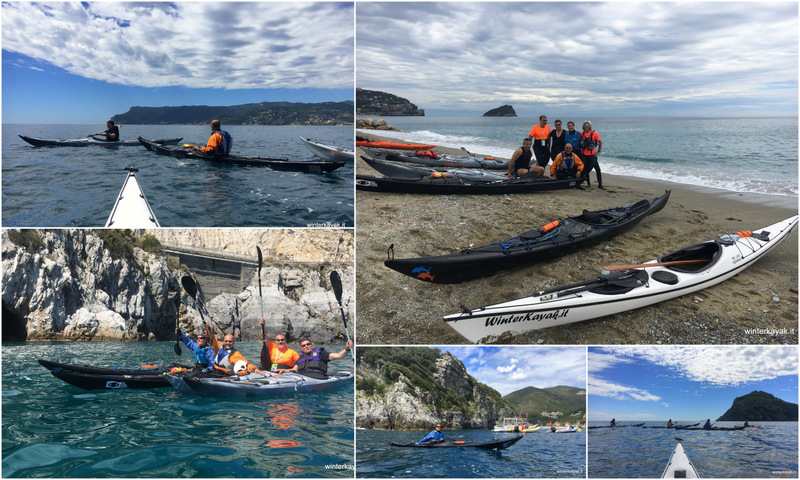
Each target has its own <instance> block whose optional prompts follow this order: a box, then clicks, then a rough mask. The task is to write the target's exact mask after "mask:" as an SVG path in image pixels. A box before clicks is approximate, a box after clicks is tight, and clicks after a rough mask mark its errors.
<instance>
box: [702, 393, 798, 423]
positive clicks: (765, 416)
mask: <svg viewBox="0 0 800 480" xmlns="http://www.w3.org/2000/svg"><path fill="white" fill-rule="evenodd" d="M745 420H748V421H751V422H796V421H797V404H796V403H789V402H786V401H784V400H781V399H780V398H777V397H775V396H774V395H772V394H769V393H767V392H762V391H759V390H756V391H754V392H751V393H748V394H747V395H743V396H741V397H737V398H736V399H734V401H733V405H732V406H731V408H729V409H728V411H727V412H725V413H724V414H723V415H722V416H721V417H719V418H718V419H717V421H718V422H725V421H730V422H733V421H736V422H743V421H745Z"/></svg>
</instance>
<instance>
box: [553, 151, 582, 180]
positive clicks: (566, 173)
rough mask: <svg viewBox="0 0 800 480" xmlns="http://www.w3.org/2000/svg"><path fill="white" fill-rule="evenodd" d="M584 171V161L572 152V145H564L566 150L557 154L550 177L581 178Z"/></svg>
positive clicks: (560, 178)
mask: <svg viewBox="0 0 800 480" xmlns="http://www.w3.org/2000/svg"><path fill="white" fill-rule="evenodd" d="M582 172H583V162H581V159H580V158H579V157H578V156H577V155H575V154H574V153H573V152H572V145H571V144H569V143H568V144H566V145H564V151H563V152H561V153H559V154H558V155H556V159H555V160H553V165H552V166H551V167H550V177H551V178H555V179H558V180H562V179H565V178H580V176H581V173H582Z"/></svg>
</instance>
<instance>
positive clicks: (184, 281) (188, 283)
mask: <svg viewBox="0 0 800 480" xmlns="http://www.w3.org/2000/svg"><path fill="white" fill-rule="evenodd" d="M181 285H183V289H184V290H186V293H188V294H189V296H190V297H192V298H194V299H196V298H197V283H196V282H195V281H194V279H193V278H192V277H190V276H189V275H184V276H183V277H182V278H181Z"/></svg>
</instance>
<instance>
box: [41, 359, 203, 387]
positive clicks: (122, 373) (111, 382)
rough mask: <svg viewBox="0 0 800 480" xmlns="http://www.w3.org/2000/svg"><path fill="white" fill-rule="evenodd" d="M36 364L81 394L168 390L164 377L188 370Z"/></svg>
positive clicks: (155, 367) (55, 363) (167, 383)
mask: <svg viewBox="0 0 800 480" xmlns="http://www.w3.org/2000/svg"><path fill="white" fill-rule="evenodd" d="M39 363H40V364H41V365H42V366H43V367H45V368H46V369H48V370H50V373H51V374H52V375H53V376H54V377H56V378H58V379H60V380H63V381H65V382H67V383H69V384H70V385H74V386H76V387H80V388H83V389H84V390H98V389H114V390H116V389H121V388H158V387H169V382H168V381H167V380H166V378H164V373H166V372H168V371H171V370H172V369H173V368H183V369H189V367H185V366H182V365H171V366H170V367H160V366H153V367H151V368H136V369H131V368H123V367H95V366H92V365H69V364H65V363H58V362H51V361H49V360H43V359H40V360H39Z"/></svg>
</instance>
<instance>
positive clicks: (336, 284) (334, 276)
mask: <svg viewBox="0 0 800 480" xmlns="http://www.w3.org/2000/svg"><path fill="white" fill-rule="evenodd" d="M331 287H332V288H333V294H334V295H336V301H337V302H339V305H341V304H342V278H341V277H340V276H339V272H337V271H336V270H334V271H332V272H331Z"/></svg>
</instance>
